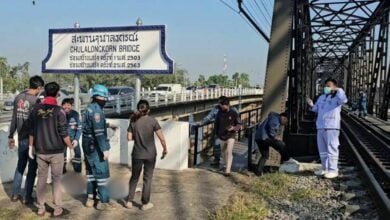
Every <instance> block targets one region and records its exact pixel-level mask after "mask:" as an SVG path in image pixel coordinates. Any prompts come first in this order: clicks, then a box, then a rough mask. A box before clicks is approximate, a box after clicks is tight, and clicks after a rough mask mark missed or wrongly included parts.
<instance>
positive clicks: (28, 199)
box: [23, 197, 34, 205]
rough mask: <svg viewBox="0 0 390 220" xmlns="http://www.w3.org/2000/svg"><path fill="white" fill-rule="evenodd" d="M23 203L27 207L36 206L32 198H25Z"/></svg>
mask: <svg viewBox="0 0 390 220" xmlns="http://www.w3.org/2000/svg"><path fill="white" fill-rule="evenodd" d="M23 203H24V204H25V205H31V204H34V198H32V197H30V198H24V199H23Z"/></svg>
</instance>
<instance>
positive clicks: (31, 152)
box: [28, 146, 35, 159]
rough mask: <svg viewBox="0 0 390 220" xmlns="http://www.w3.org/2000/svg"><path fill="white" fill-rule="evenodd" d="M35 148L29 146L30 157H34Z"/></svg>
mask: <svg viewBox="0 0 390 220" xmlns="http://www.w3.org/2000/svg"><path fill="white" fill-rule="evenodd" d="M34 154H35V150H34V147H33V146H28V157H30V158H31V159H34Z"/></svg>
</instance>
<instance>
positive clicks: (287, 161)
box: [283, 158, 299, 164]
mask: <svg viewBox="0 0 390 220" xmlns="http://www.w3.org/2000/svg"><path fill="white" fill-rule="evenodd" d="M283 163H290V164H299V162H298V161H297V160H294V159H293V158H290V159H288V160H286V161H284V162H283Z"/></svg>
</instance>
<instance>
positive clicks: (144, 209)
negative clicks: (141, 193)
mask: <svg viewBox="0 0 390 220" xmlns="http://www.w3.org/2000/svg"><path fill="white" fill-rule="evenodd" d="M153 206H154V205H153V203H150V202H149V203H148V204H145V205H142V208H141V209H142V211H146V210H148V209H151V208H153Z"/></svg>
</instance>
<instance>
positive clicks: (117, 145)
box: [0, 119, 190, 183]
mask: <svg viewBox="0 0 390 220" xmlns="http://www.w3.org/2000/svg"><path fill="white" fill-rule="evenodd" d="M107 122H108V123H110V124H111V125H115V126H117V127H118V128H117V129H115V130H113V129H108V138H109V140H110V144H111V150H110V159H109V160H110V163H117V164H124V165H128V166H131V152H132V150H133V144H134V143H133V142H132V141H131V142H128V141H127V127H128V123H129V122H128V120H125V119H108V120H107ZM160 125H161V127H162V131H163V133H164V135H165V138H166V141H167V146H168V155H167V156H166V157H165V158H164V159H163V160H161V159H160V158H161V155H162V147H161V144H160V142H159V141H158V139H157V137H156V147H157V163H156V168H159V169H167V170H183V169H186V168H188V149H189V146H190V139H189V125H188V123H187V122H177V121H164V122H160ZM8 132H9V124H0V183H3V182H9V181H12V179H13V175H14V172H15V168H16V164H17V158H18V151H17V148H15V149H13V150H10V149H9V148H8ZM15 139H16V140H17V136H15ZM80 143H81V140H80ZM16 144H17V143H16ZM68 155H73V154H70V152H69V151H68ZM82 156H83V155H82Z"/></svg>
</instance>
